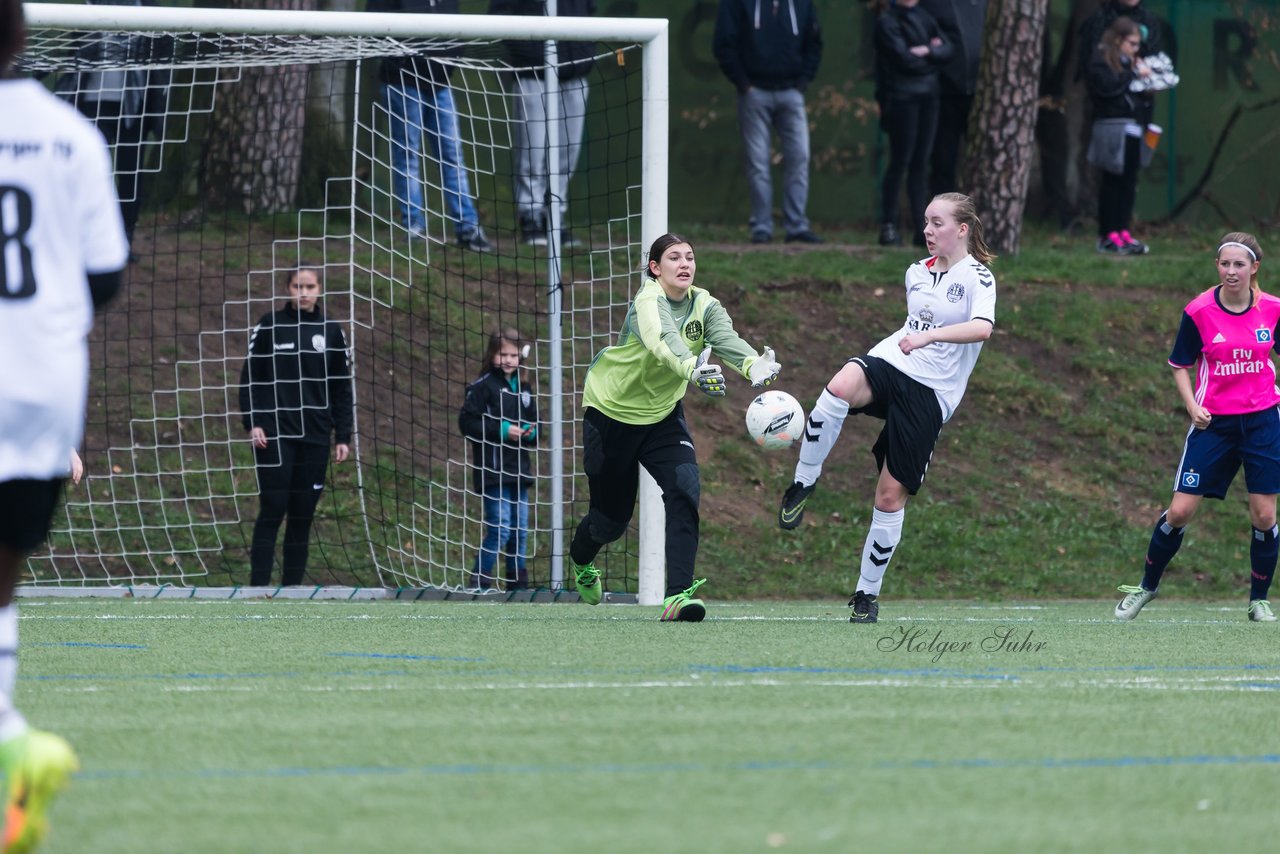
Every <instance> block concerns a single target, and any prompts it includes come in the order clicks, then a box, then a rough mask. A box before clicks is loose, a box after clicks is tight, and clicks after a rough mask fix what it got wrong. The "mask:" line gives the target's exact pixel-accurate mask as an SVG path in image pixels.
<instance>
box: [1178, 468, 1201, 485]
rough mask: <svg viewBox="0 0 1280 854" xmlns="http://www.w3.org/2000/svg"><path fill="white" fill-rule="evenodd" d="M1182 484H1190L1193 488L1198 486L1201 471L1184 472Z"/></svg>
mask: <svg viewBox="0 0 1280 854" xmlns="http://www.w3.org/2000/svg"><path fill="white" fill-rule="evenodd" d="M1182 485H1183V486H1189V487H1191V488H1192V489H1195V488H1196V487H1197V486H1199V485H1200V472H1196V471H1189V472H1184V473H1183V475H1182Z"/></svg>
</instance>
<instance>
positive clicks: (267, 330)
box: [240, 267, 354, 587]
mask: <svg viewBox="0 0 1280 854" xmlns="http://www.w3.org/2000/svg"><path fill="white" fill-rule="evenodd" d="M288 288H289V297H290V299H289V302H288V303H287V304H286V305H285V307H284V308H281V309H280V310H278V311H273V312H270V313H269V314H266V315H263V317H262V319H261V320H260V321H258V325H257V326H255V327H254V328H253V332H252V333H251V335H250V336H249V356H248V358H246V359H245V361H244V369H243V370H242V371H241V373H240V411H241V412H243V413H244V427H245V429H246V430H248V431H249V438H250V439H251V440H252V442H253V455H254V460H255V462H256V463H257V467H258V497H259V502H260V509H259V513H258V521H257V522H256V523H255V524H254V526H253V545H252V548H251V549H250V553H249V563H250V567H251V575H250V582H249V583H250V584H251V585H253V586H255V587H260V586H263V585H267V584H270V583H271V567H272V562H273V560H274V555H275V548H276V535H277V534H278V533H279V531H280V523H281V522H283V521H284V519H285V518H286V517H288V520H289V524H288V525H287V526H286V527H285V532H284V560H283V563H282V572H281V582H282V583H283V584H286V585H288V584H301V583H302V576H303V573H304V572H305V571H306V568H307V548H308V543H309V541H310V538H311V521H312V518H313V517H314V516H315V509H316V504H317V503H319V501H320V493H321V492H322V491H323V490H324V484H325V478H326V475H327V472H328V467H329V442H330V439H331V437H332V439H333V440H334V441H335V449H334V459H335V460H337V461H338V462H343V461H344V460H346V459H347V457H348V456H350V454H351V431H352V426H353V421H354V415H353V408H352V407H353V398H352V391H351V357H350V354H349V353H348V351H347V339H346V336H345V335H343V333H342V327H341V326H340V325H339V324H338V323H337V322H335V321H332V320H327V319H326V318H325V316H324V310H323V309H322V308H321V306H320V302H319V300H320V278H319V275H318V274H317V271H316V270H315V269H312V268H309V267H300V268H299V269H297V270H294V271H293V272H291V273H290V274H289V281H288Z"/></svg>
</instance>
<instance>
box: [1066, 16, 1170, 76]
mask: <svg viewBox="0 0 1280 854" xmlns="http://www.w3.org/2000/svg"><path fill="white" fill-rule="evenodd" d="M1121 17H1123V18H1128V19H1129V20H1131V21H1133V22H1134V23H1135V24H1137V25H1138V31H1139V34H1140V35H1141V37H1142V44H1141V45H1140V46H1139V47H1138V56H1139V57H1147V56H1151V55H1152V54H1156V53H1161V52H1163V51H1164V50H1165V45H1164V36H1163V28H1162V26H1161V23H1160V18H1159V17H1158V16H1157V15H1156V13H1155V12H1152V11H1151V10H1150V9H1148V8H1147V7H1146V6H1143V5H1142V0H1104V2H1103V4H1102V5H1101V6H1099V7H1098V9H1097V11H1096V12H1094V13H1093V14H1092V15H1090V16H1089V17H1088V18H1085V20H1084V23H1083V24H1081V25H1080V42H1079V44H1078V45H1077V46H1076V49H1077V50H1078V51H1079V53H1078V54H1077V55H1076V80H1083V79H1084V78H1085V70H1086V69H1087V68H1088V67H1089V61H1090V60H1091V59H1093V54H1094V52H1095V51H1097V49H1098V42H1100V41H1102V34H1103V33H1105V32H1106V31H1107V28H1108V27H1110V26H1111V25H1112V24H1113V23H1115V20H1116V18H1121Z"/></svg>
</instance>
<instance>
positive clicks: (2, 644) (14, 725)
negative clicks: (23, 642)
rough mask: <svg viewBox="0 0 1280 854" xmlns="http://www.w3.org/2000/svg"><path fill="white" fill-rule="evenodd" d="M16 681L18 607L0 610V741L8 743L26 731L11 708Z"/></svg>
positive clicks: (9, 606)
mask: <svg viewBox="0 0 1280 854" xmlns="http://www.w3.org/2000/svg"><path fill="white" fill-rule="evenodd" d="M17 681H18V606H17V605H14V604H9V605H8V606H6V607H4V608H0V741H8V740H9V739H11V738H15V737H17V736H19V735H22V733H24V732H26V730H27V722H26V720H25V719H24V718H23V717H22V715H21V714H19V713H18V710H17V709H15V708H14V707H13V689H14V686H15V684H16V683H17Z"/></svg>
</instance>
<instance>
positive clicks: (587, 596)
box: [573, 563, 604, 605]
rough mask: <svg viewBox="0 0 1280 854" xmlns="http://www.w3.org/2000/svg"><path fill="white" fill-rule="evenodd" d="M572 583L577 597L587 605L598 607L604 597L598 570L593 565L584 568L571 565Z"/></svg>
mask: <svg viewBox="0 0 1280 854" xmlns="http://www.w3.org/2000/svg"><path fill="white" fill-rule="evenodd" d="M573 583H574V586H576V587H577V588H578V596H579V597H581V598H582V601H583V602H586V603H587V604H588V605H599V604H600V600H601V599H602V598H603V597H604V588H603V587H602V586H601V585H600V570H598V569H596V565H595V564H594V563H589V564H587V565H586V566H578V565H577V564H576V563H575V564H574V565H573Z"/></svg>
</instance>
